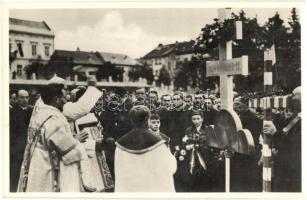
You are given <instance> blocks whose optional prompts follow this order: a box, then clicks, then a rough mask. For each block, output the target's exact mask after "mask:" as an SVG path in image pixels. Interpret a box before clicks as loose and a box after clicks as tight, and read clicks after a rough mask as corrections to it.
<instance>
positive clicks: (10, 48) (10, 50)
mask: <svg viewBox="0 0 307 200" xmlns="http://www.w3.org/2000/svg"><path fill="white" fill-rule="evenodd" d="M11 52H12V43H10V53H11Z"/></svg>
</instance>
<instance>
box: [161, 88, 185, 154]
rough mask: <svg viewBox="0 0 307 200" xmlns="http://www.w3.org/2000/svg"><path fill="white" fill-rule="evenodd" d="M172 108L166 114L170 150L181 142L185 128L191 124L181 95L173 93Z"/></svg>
mask: <svg viewBox="0 0 307 200" xmlns="http://www.w3.org/2000/svg"><path fill="white" fill-rule="evenodd" d="M173 104H174V108H173V109H172V110H171V111H169V112H168V113H167V114H168V115H167V123H168V127H167V131H166V132H165V134H167V135H168V136H169V137H170V138H171V144H170V147H171V151H172V152H174V151H175V149H174V147H175V146H176V145H179V144H180V143H181V139H182V138H183V136H184V131H185V129H186V128H187V127H188V126H189V125H190V124H191V120H190V116H189V114H188V111H185V110H184V101H183V95H182V94H179V93H175V94H174V96H173Z"/></svg>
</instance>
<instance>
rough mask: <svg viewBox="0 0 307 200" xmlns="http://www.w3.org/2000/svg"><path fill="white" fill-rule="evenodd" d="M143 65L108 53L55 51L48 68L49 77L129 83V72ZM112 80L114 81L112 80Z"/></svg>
mask: <svg viewBox="0 0 307 200" xmlns="http://www.w3.org/2000/svg"><path fill="white" fill-rule="evenodd" d="M139 66H141V64H140V63H139V62H138V61H137V60H135V59H133V58H131V57H129V56H128V55H124V54H118V53H107V52H86V51H80V50H79V49H78V50H76V51H67V50H55V51H54V53H53V54H52V56H51V58H50V61H49V62H48V64H47V66H46V70H47V71H48V72H49V76H52V75H53V74H54V73H56V74H57V75H58V76H60V77H62V78H65V79H68V80H75V79H77V80H78V81H85V80H86V79H87V78H88V77H93V78H96V80H98V81H103V80H104V81H112V80H114V81H120V82H129V81H130V80H129V76H128V75H129V72H130V71H131V70H132V69H133V68H134V67H139ZM110 79H112V80H110Z"/></svg>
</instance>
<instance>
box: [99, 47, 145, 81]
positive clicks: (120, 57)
mask: <svg viewBox="0 0 307 200" xmlns="http://www.w3.org/2000/svg"><path fill="white" fill-rule="evenodd" d="M96 54H97V56H99V57H100V58H101V60H103V61H104V62H105V63H106V65H108V64H111V65H113V66H114V67H115V70H119V71H122V73H121V74H120V77H119V80H120V81H123V82H129V81H131V80H130V78H129V72H130V71H132V70H133V69H134V68H135V67H141V66H142V64H141V63H140V62H139V61H137V60H136V59H133V58H131V57H130V56H128V55H125V54H119V53H108V52H96Z"/></svg>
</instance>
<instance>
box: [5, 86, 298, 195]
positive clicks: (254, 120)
mask: <svg viewBox="0 0 307 200" xmlns="http://www.w3.org/2000/svg"><path fill="white" fill-rule="evenodd" d="M85 90H86V87H83V86H80V87H78V88H76V89H73V90H71V91H68V93H67V96H66V99H67V101H76V100H77V99H78V98H80V96H82V95H83V93H84V92H85ZM39 96H40V95H39V93H38V92H36V91H34V90H33V91H26V90H19V91H12V92H11V94H10V176H11V188H12V187H13V188H14V189H13V191H14V190H16V187H17V183H16V181H18V177H17V178H14V177H16V176H18V174H19V170H20V165H21V162H22V159H23V151H24V148H25V145H26V141H27V129H28V124H29V121H30V117H31V113H32V110H33V106H34V104H35V102H36V100H37V99H38V98H39ZM134 105H145V106H147V107H148V108H149V109H150V111H151V113H152V115H155V116H157V117H156V118H155V119H158V120H159V126H160V127H159V132H161V133H163V134H164V135H166V136H167V137H168V138H169V148H170V150H171V152H172V153H175V152H176V147H177V146H178V145H180V144H181V143H182V141H183V138H184V137H185V136H186V135H187V134H189V131H190V132H191V131H193V130H194V129H193V126H195V124H194V121H193V116H195V115H199V117H200V118H201V127H202V128H203V129H204V131H205V130H206V128H208V127H209V126H210V125H214V122H215V117H216V115H217V113H218V112H219V111H220V109H221V99H220V98H219V94H218V93H216V92H215V91H213V90H212V91H211V90H207V91H202V90H199V91H197V92H196V93H194V94H188V93H184V92H181V91H177V92H174V93H173V94H172V95H171V94H164V95H162V96H160V95H159V94H158V92H157V91H156V90H154V89H148V90H147V91H146V90H145V89H144V88H141V89H136V90H135V91H129V90H126V89H123V88H122V89H120V90H119V89H117V90H103V96H102V97H101V98H100V101H98V102H97V103H96V105H95V107H94V108H93V110H92V111H93V112H94V113H95V115H96V117H97V119H98V121H99V123H100V125H101V127H102V135H103V136H104V137H112V138H114V139H115V140H118V139H119V138H120V137H122V136H123V135H124V134H125V133H127V132H129V131H130V130H131V128H132V124H131V121H130V118H129V110H130V109H131V108H132V107H133V106H134ZM234 110H235V111H236V112H237V113H238V115H239V117H240V119H241V121H242V125H243V127H244V128H246V129H249V130H250V131H251V133H252V136H253V139H254V144H255V148H256V154H255V155H253V156H246V155H240V154H235V155H234V156H233V159H232V162H231V191H237V192H239V191H246V192H249V191H252V192H260V191H261V189H262V175H261V173H262V171H261V169H262V168H261V164H260V163H261V159H260V158H261V148H262V147H261V141H260V140H261V137H260V135H261V132H262V128H263V127H262V126H263V125H262V123H263V122H262V118H261V111H260V110H257V111H256V110H253V109H251V108H249V107H248V105H247V102H246V101H245V100H244V98H242V97H240V96H239V95H238V94H236V96H235V99H234ZM289 112H290V111H288V110H276V111H275V112H274V116H275V119H276V120H275V121H276V123H275V125H276V127H277V128H278V129H279V130H281V129H282V128H283V127H284V126H286V125H287V123H289V120H291V119H292V118H291V115H290V117H289V116H287V114H288V113H289ZM292 112H293V111H292ZM195 113H196V114H195ZM191 127H192V128H191ZM196 132H197V133H198V132H201V131H200V130H197V131H196ZM293 138H300V133H299V136H298V134H297V133H296V135H295V136H293ZM276 140H277V141H276V142H275V144H276V148H277V149H276V152H277V151H279V154H281V155H282V154H283V150H284V149H285V146H287V147H288V148H289V146H290V145H298V144H296V143H297V142H299V143H300V139H295V141H293V144H292V143H289V141H290V140H289V139H287V138H284V135H281V134H277V136H276ZM291 140H292V139H291ZM293 140H294V139H293ZM290 147H291V148H294V147H293V146H290ZM298 148H300V147H297V148H295V149H296V150H297V151H295V150H293V152H292V151H291V152H289V151H286V150H284V152H285V153H287V154H291V155H292V154H296V152H298V151H299V155H300V149H299V150H298ZM204 152H205V153H204V155H205V158H204V159H205V160H206V163H207V165H208V167H207V169H206V170H199V173H194V174H193V173H190V172H189V169H188V167H187V166H188V165H189V163H185V162H186V161H183V162H181V161H180V160H178V167H177V172H176V174H175V176H174V180H175V187H176V191H178V192H214V191H215V192H216V191H224V188H225V185H224V184H225V180H224V178H225V177H224V176H225V174H224V171H225V169H224V160H223V156H221V155H222V153H223V152H222V150H218V149H215V148H211V147H205V151H204ZM206 152H207V153H206ZM208 152H209V154H208ZM210 152H211V153H210ZM281 152H282V153H281ZM283 156H285V155H282V157H283ZM296 157H297V155H296ZM106 158H107V163H108V165H109V167H110V171H111V174H112V175H113V176H114V151H113V150H110V151H106ZM278 159H281V160H280V161H279V160H278ZM284 159H285V157H284ZM278 161H279V162H283V161H284V160H283V159H282V158H278V157H277V159H276V162H278ZM294 162H296V163H297V165H298V166H300V164H298V162H300V159H298V158H297V159H296V160H294ZM275 164H276V163H275ZM284 166H285V165H284V164H283V165H282V166H279V167H281V168H283V169H285V167H284ZM298 166H297V167H298ZM287 170H288V171H289V170H290V171H289V173H296V174H297V173H299V174H298V176H296V177H300V171H299V172H297V171H295V170H297V169H296V166H292V165H291V166H290V169H287ZM279 171H280V170H276V174H277V173H278V172H279ZM189 173H190V174H189ZM276 174H275V175H276ZM276 176H277V175H276ZM187 177H188V178H187ZM296 179H297V178H296ZM279 181H281V180H279V179H278V178H276V182H279ZM291 181H293V179H291ZM295 181H296V182H295V183H294V185H295V186H293V189H292V190H293V191H296V190H299V189H298V187H300V186H298V185H300V180H298V179H297V180H295ZM246 183H248V184H246ZM277 185H278V184H277ZM281 185H283V186H284V185H285V184H281ZM284 189H285V188H284ZM276 190H277V189H276Z"/></svg>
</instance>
